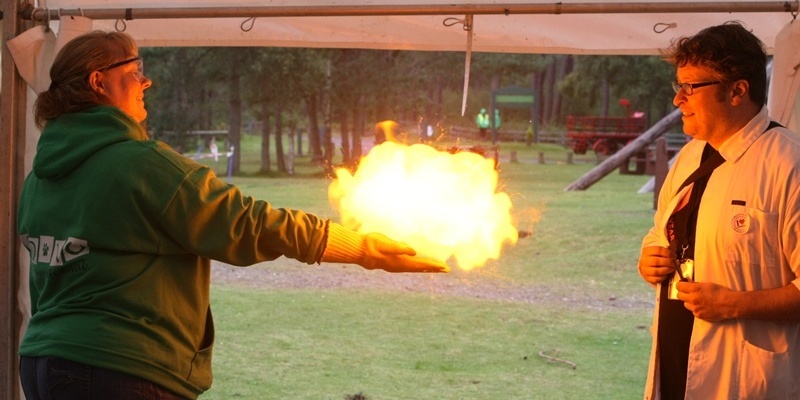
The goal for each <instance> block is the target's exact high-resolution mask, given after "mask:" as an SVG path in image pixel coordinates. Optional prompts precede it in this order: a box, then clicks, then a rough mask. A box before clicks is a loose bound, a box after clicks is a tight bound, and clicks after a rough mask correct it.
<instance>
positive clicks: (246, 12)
mask: <svg viewBox="0 0 800 400" xmlns="http://www.w3.org/2000/svg"><path fill="white" fill-rule="evenodd" d="M25 4H28V3H25ZM797 11H798V0H795V1H771V2H765V1H749V2H723V3H720V2H674V3H673V2H638V3H567V4H564V3H561V2H555V3H536V4H445V5H433V4H432V5H427V4H419V5H369V6H347V5H343V6H277V7H235V8H233V7H183V8H175V7H172V8H170V7H164V8H102V9H101V8H97V9H86V10H80V9H73V10H68V9H61V10H49V9H42V8H34V7H33V6H31V5H30V4H28V7H25V8H24V9H23V10H22V17H23V18H24V19H31V20H35V21H42V22H44V21H47V20H57V19H58V18H59V17H60V16H66V15H80V16H84V17H87V18H90V19H122V20H132V19H160V18H248V17H249V18H257V17H352V16H398V15H407V16H408V15H460V14H465V15H512V14H556V15H558V14H614V13H617V14H620V13H705V12H727V13H733V12H745V13H754V12H790V13H793V14H794V15H796V14H797Z"/></svg>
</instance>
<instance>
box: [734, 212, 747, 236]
mask: <svg viewBox="0 0 800 400" xmlns="http://www.w3.org/2000/svg"><path fill="white" fill-rule="evenodd" d="M731 226H732V227H733V230H734V231H735V232H736V233H747V232H750V216H749V215H747V214H743V213H740V214H736V215H734V216H733V219H732V220H731Z"/></svg>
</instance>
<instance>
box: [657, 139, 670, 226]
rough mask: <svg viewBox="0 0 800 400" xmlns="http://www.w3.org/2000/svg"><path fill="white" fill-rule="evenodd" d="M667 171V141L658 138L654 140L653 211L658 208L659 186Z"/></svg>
mask: <svg viewBox="0 0 800 400" xmlns="http://www.w3.org/2000/svg"><path fill="white" fill-rule="evenodd" d="M668 171H669V154H668V153H667V139H665V138H663V137H662V138H658V140H656V166H655V174H654V175H655V186H654V187H653V209H654V210H655V209H656V208H657V207H658V194H659V192H661V186H663V185H664V180H665V179H666V177H667V172H668Z"/></svg>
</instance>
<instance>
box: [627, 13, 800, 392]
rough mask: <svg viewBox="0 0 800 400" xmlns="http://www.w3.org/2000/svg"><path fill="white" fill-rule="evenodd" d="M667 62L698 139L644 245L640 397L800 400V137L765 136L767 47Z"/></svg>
mask: <svg viewBox="0 0 800 400" xmlns="http://www.w3.org/2000/svg"><path fill="white" fill-rule="evenodd" d="M662 57H663V58H664V59H665V60H666V61H668V62H670V63H671V64H672V65H674V66H675V68H676V78H677V81H676V82H675V83H674V84H673V86H674V88H675V92H676V95H675V98H674V100H673V103H674V104H675V105H676V106H677V107H679V108H680V110H681V112H682V113H683V118H682V120H683V129H684V132H685V133H686V134H687V135H689V136H691V137H692V138H693V140H692V141H691V142H689V143H688V144H687V145H686V146H685V147H684V148H683V150H682V151H681V153H680V154H679V156H678V158H677V160H676V162H675V164H674V165H673V167H672V168H671V170H670V171H669V174H668V175H667V178H666V181H665V183H664V185H663V187H662V189H661V192H660V194H659V198H658V207H657V211H656V213H655V218H654V221H655V224H654V227H653V228H652V229H650V231H649V232H648V234H647V235H646V236H645V238H644V240H643V242H642V252H641V257H640V259H639V273H640V274H641V275H642V278H643V279H644V280H645V281H647V282H648V283H650V284H652V285H654V286H655V288H656V309H655V315H654V324H653V328H652V332H653V346H652V351H651V357H650V367H649V368H648V377H647V385H646V388H645V393H644V398H645V399H703V400H705V399H740V398H741V399H767V398H769V399H798V398H800V340H799V339H800V279H798V277H799V276H800V243H798V238H800V136H798V135H796V134H795V133H794V132H791V131H789V130H787V129H785V128H783V127H780V126H779V125H776V124H774V123H771V121H770V119H769V116H768V115H767V111H766V108H765V106H764V104H765V102H766V89H767V80H766V54H765V52H764V49H763V44H762V43H761V41H760V40H759V39H758V38H756V37H755V36H754V35H753V34H752V33H751V32H749V31H748V30H747V29H745V28H744V27H743V26H741V25H740V24H739V23H727V24H723V25H719V26H714V27H710V28H707V29H704V30H703V31H701V32H699V33H698V34H696V35H695V36H692V37H685V38H680V39H677V40H675V41H673V42H672V45H671V46H670V47H669V48H668V49H665V50H663V51H662ZM715 161H716V162H715ZM701 164H705V165H704V166H702V167H701ZM695 171H697V173H695ZM693 173H694V174H693Z"/></svg>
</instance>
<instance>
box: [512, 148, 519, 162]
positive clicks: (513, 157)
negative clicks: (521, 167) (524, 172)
mask: <svg viewBox="0 0 800 400" xmlns="http://www.w3.org/2000/svg"><path fill="white" fill-rule="evenodd" d="M511 162H512V163H518V162H519V160H518V159H517V152H516V151H512V152H511Z"/></svg>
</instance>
